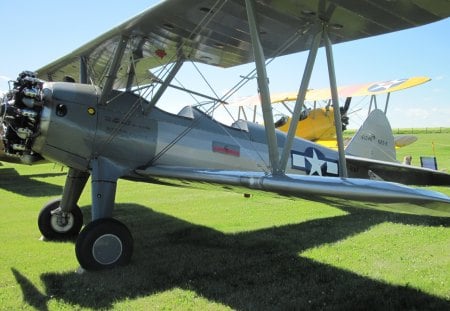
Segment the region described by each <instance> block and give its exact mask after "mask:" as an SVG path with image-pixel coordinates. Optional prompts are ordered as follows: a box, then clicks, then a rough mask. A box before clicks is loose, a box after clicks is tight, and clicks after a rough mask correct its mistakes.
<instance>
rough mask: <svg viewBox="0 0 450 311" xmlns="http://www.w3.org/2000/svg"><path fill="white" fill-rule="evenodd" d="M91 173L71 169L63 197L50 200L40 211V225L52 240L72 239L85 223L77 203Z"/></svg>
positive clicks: (46, 235)
mask: <svg viewBox="0 0 450 311" xmlns="http://www.w3.org/2000/svg"><path fill="white" fill-rule="evenodd" d="M88 178H89V174H88V173H86V172H82V171H78V170H75V169H72V168H71V169H69V173H68V174H67V178H66V184H65V186H64V190H63V196H62V198H61V199H55V200H52V201H50V202H48V203H47V204H46V205H45V206H44V207H43V208H42V210H41V212H40V213H39V217H38V227H39V230H40V231H41V233H42V235H43V236H44V237H45V238H46V239H50V240H65V239H71V238H73V237H75V236H77V235H78V233H79V232H80V229H81V226H82V225H83V214H82V213H81V210H80V208H79V207H78V205H77V202H78V199H79V198H80V196H81V193H82V191H83V189H84V186H85V185H86V182H87V180H88Z"/></svg>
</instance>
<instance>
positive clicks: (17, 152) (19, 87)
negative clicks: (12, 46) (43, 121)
mask: <svg viewBox="0 0 450 311" xmlns="http://www.w3.org/2000/svg"><path fill="white" fill-rule="evenodd" d="M42 87H43V81H42V80H40V79H38V78H36V74H35V73H34V72H31V71H23V72H21V73H20V74H19V76H18V77H17V79H16V81H14V84H13V88H12V89H11V90H10V91H9V92H8V93H7V94H6V95H5V97H4V98H3V101H2V103H1V106H0V118H1V123H2V124H1V128H0V131H1V133H0V134H1V139H2V141H3V145H4V149H5V150H4V152H5V154H6V155H8V156H13V157H19V158H21V160H22V161H23V162H27V163H31V162H34V161H36V160H39V159H41V157H40V156H39V155H38V154H36V153H34V152H33V151H32V150H31V146H32V143H33V138H34V137H36V136H37V135H39V133H38V123H39V116H40V112H41V110H42V105H43V99H42V97H43V95H42Z"/></svg>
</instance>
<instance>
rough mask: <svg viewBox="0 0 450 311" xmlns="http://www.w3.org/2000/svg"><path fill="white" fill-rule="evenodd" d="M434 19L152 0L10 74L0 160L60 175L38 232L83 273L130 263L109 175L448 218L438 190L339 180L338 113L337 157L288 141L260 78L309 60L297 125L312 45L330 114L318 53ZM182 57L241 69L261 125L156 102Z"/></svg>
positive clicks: (361, 5) (341, 8)
mask: <svg viewBox="0 0 450 311" xmlns="http://www.w3.org/2000/svg"><path fill="white" fill-rule="evenodd" d="M448 16H450V4H449V3H448V2H446V1H433V2H426V1H420V2H418V1H412V0H398V1H384V2H382V3H380V2H373V1H365V0H362V1H338V0H320V1H317V0H301V1H300V0H298V1H294V0H273V1H265V0H245V1H243V0H228V1H227V0H220V1H215V0H200V1H199V0H166V1H163V2H161V3H160V4H158V5H156V6H153V7H152V8H150V9H148V10H146V11H144V12H143V13H141V14H139V15H137V16H135V17H133V18H131V19H130V20H128V21H126V22H125V23H123V24H121V25H119V26H118V27H115V28H113V29H111V30H110V31H108V32H107V33H105V34H103V35H101V36H99V37H98V38H96V39H94V40H93V41H91V42H89V43H87V44H86V45H84V46H82V47H80V48H79V49H77V50H75V51H73V52H72V53H70V54H68V55H66V56H64V57H62V58H60V59H58V60H56V61H55V62H53V63H50V64H48V65H46V66H44V67H42V68H39V69H38V70H37V71H36V73H35V72H29V71H24V72H22V73H21V74H20V75H19V76H18V78H17V80H16V82H15V83H14V87H13V89H12V90H11V91H10V93H9V94H8V95H7V96H6V98H5V99H4V101H3V104H2V107H1V117H2V123H3V134H2V140H3V143H4V148H5V153H6V154H7V155H10V156H14V157H18V158H24V157H26V158H27V159H28V160H30V159H31V160H30V161H32V159H33V158H34V157H36V158H38V159H40V157H43V158H45V159H46V160H50V161H54V162H58V163H62V164H63V165H65V166H67V167H69V172H68V175H67V179H66V183H65V186H64V190H63V194H62V198H60V199H56V200H54V201H51V202H50V203H48V204H47V205H46V206H44V208H43V209H42V211H41V213H40V214H39V217H38V224H39V229H40V231H41V233H42V234H43V236H44V237H46V238H47V239H64V238H69V237H73V236H76V235H78V237H77V241H76V245H75V251H76V256H77V259H78V261H79V263H80V265H81V267H83V268H84V269H87V270H99V269H104V268H109V267H113V266H116V265H124V264H127V263H128V262H129V261H130V258H131V256H132V252H133V238H132V235H131V233H130V231H129V230H128V228H127V227H126V226H125V225H124V224H122V223H121V222H119V221H117V220H115V219H114V218H112V214H113V207H114V201H115V193H116V186H117V180H118V179H119V178H130V179H133V180H144V181H151V180H155V179H157V178H175V179H187V180H192V181H201V182H210V183H216V184H226V185H231V186H237V187H247V188H254V189H259V190H264V191H272V192H276V193H280V194H285V195H289V196H296V197H305V196H310V195H318V196H320V195H324V196H336V197H341V198H346V199H355V200H374V201H387V202H392V201H404V202H415V203H417V204H420V205H423V204H425V203H427V202H428V203H432V205H431V206H433V207H436V204H437V205H438V206H439V209H444V210H447V211H449V210H450V204H449V203H450V198H449V197H447V196H445V195H443V194H441V193H438V192H433V191H427V190H422V189H415V188H410V187H407V186H404V185H402V184H394V183H388V182H383V181H375V180H367V179H357V178H348V174H347V167H346V161H345V153H344V149H343V140H342V126H341V124H340V122H339V120H340V117H339V116H338V115H337V116H336V117H335V120H338V121H337V122H336V132H337V137H338V145H339V152H338V153H335V152H330V150H329V149H327V148H323V147H321V146H320V145H317V144H315V143H313V142H310V141H306V140H303V139H299V138H296V137H295V130H296V129H295V127H296V124H295V122H293V123H292V126H291V128H290V129H289V131H288V132H287V134H285V133H282V132H280V131H277V130H276V129H275V127H274V122H273V116H272V110H271V109H272V108H271V103H270V92H269V87H268V82H267V81H268V79H267V75H266V59H267V58H273V57H278V56H283V55H287V54H292V53H296V52H301V51H309V56H308V60H307V63H306V66H305V70H304V74H303V78H302V81H301V83H300V87H299V96H298V99H297V103H296V107H295V108H294V111H293V118H297V119H298V117H299V114H300V113H301V106H302V104H303V101H304V97H305V93H306V90H307V88H308V83H309V79H310V75H311V72H312V69H313V66H314V61H315V57H316V54H317V51H318V49H319V48H320V47H325V49H326V55H327V60H328V64H329V78H330V86H331V90H332V98H333V106H334V108H335V109H334V111H335V113H339V107H338V101H337V92H336V81H335V73H334V66H333V56H332V44H336V43H340V42H345V41H350V40H356V39H360V38H365V37H369V36H374V35H379V34H383V33H388V32H392V31H399V30H402V29H406V28H411V27H416V26H420V25H424V24H427V23H431V22H434V21H437V20H440V19H443V18H447V17H448ZM187 61H189V62H199V63H204V64H208V65H211V66H216V67H232V66H237V65H240V64H245V63H252V62H254V64H255V67H256V76H257V82H258V89H259V93H260V96H261V98H262V110H263V117H264V124H265V126H261V125H257V124H254V123H251V122H245V121H242V120H237V121H236V122H235V124H232V125H231V126H225V125H223V124H221V123H219V122H217V121H215V120H214V119H213V118H211V117H210V116H209V115H207V114H206V113H204V112H202V111H201V110H199V109H196V108H194V107H191V106H187V107H185V108H183V109H182V110H181V111H180V112H179V113H178V114H172V113H168V112H166V111H164V110H161V109H160V108H159V107H156V104H157V103H158V102H159V101H160V100H161V99H162V98H163V96H164V95H165V93H166V91H167V89H168V88H169V87H172V81H173V80H174V78H175V76H176V75H177V73H178V71H179V70H180V68H181V67H182V65H183V63H185V62H187ZM156 68H158V69H159V71H158V74H154V73H152V72H153V70H154V69H156ZM150 70H152V72H150ZM143 94H146V96H142V95H143ZM196 94H198V93H196ZM215 100H216V101H217V102H218V103H222V102H224V101H225V99H224V98H216V99H215ZM310 175H320V176H310ZM324 175H330V176H331V177H329V176H326V177H325V176H324ZM89 177H90V178H91V186H92V221H91V222H90V223H89V224H88V225H86V226H85V227H84V228H83V229H82V230H81V227H82V225H83V215H82V213H81V210H80V208H79V207H78V206H77V202H78V199H79V197H80V195H81V193H82V191H83V189H84V187H85V185H86V183H87V181H88V179H89ZM80 230H81V232H80Z"/></svg>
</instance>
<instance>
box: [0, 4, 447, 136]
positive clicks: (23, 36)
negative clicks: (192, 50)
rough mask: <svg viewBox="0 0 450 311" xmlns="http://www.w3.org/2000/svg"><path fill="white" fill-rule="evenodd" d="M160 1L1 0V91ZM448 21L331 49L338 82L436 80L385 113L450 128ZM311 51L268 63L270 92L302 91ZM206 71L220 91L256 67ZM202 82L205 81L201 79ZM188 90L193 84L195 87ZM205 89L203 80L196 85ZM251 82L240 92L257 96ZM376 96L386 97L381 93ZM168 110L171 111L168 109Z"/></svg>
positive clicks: (318, 79)
mask: <svg viewBox="0 0 450 311" xmlns="http://www.w3.org/2000/svg"><path fill="white" fill-rule="evenodd" d="M156 2H158V1H148V0H147V1H144V0H133V1H127V2H125V1H119V0H108V1H106V0H95V1H91V0H89V1H88V0H78V1H57V0H41V1H38V2H29V1H1V2H0V12H2V27H0V38H1V39H2V52H1V59H0V90H1V91H5V90H7V88H8V84H7V80H8V79H15V78H16V76H17V74H18V73H19V72H21V71H22V70H25V69H26V70H36V69H38V68H40V67H42V66H44V65H46V64H48V63H49V62H52V61H54V60H56V59H57V58H59V57H61V56H64V55H65V54H67V53H69V52H71V51H73V50H74V49H76V48H78V47H79V46H81V45H83V44H85V43H86V42H88V41H90V40H92V39H94V38H95V37H97V36H98V35H100V34H102V33H104V32H106V31H107V30H109V29H110V28H112V27H114V26H117V25H118V24H120V23H122V22H124V21H125V20H127V19H129V18H131V17H132V16H134V15H136V14H138V13H139V12H141V11H142V10H144V9H146V8H148V7H150V6H151V5H153V4H154V3H156ZM449 37H450V19H446V20H444V21H440V22H437V23H433V24H429V25H426V26H422V27H418V28H413V29H409V30H405V31H400V32H396V33H392V34H386V35H382V36H376V37H372V38H368V39H363V40H358V41H352V42H348V43H344V44H339V45H336V46H334V47H333V52H334V57H335V67H336V78H337V82H338V85H349V84H360V83H364V82H372V81H384V80H391V79H398V78H407V77H413V76H428V77H430V78H431V79H432V81H430V82H428V83H426V84H424V85H421V86H418V87H416V88H412V89H409V90H405V91H403V92H397V93H393V94H392V95H391V101H390V109H389V111H388V117H389V120H390V121H391V124H392V127H393V128H397V127H402V128H405V127H439V126H446V127H448V126H450V57H449V55H450V41H449V39H448V38H449ZM306 57H307V54H306V53H299V54H294V55H290V56H287V57H283V58H279V59H276V60H275V61H274V62H272V64H271V65H270V66H269V68H268V74H269V79H270V88H271V92H285V91H296V90H298V87H299V84H300V79H301V76H302V73H303V69H304V64H305V61H306ZM201 68H202V69H204V70H205V71H206V74H207V77H208V79H209V80H210V82H211V84H212V86H213V87H214V88H215V90H216V91H217V92H218V93H219V94H221V93H224V92H225V91H226V90H227V89H228V88H229V87H231V86H233V85H234V84H235V83H237V82H238V81H239V76H240V75H245V74H246V73H248V72H249V71H250V70H251V69H252V67H251V66H249V65H246V66H239V67H236V68H232V69H227V70H222V69H220V70H216V69H215V70H209V69H208V68H205V67H203V66H202V67H201ZM183 70H184V72H182V73H181V74H180V79H182V78H183V77H185V79H187V80H189V79H190V80H193V79H192V67H189V66H187V67H184V68H183ZM199 80H200V78H199ZM328 85H329V84H328V77H327V69H326V59H325V55H324V51H322V50H321V51H320V52H319V55H318V58H317V61H316V66H315V69H314V72H313V76H312V79H311V83H310V87H311V88H323V87H328ZM190 87H191V86H190ZM192 88H195V89H196V90H200V91H201V90H202V88H205V89H206V85H205V84H201V83H199V84H195V85H194V86H192ZM256 90H257V88H256V84H255V83H254V82H251V83H249V84H248V85H247V86H246V87H245V88H243V89H242V90H241V91H240V92H239V93H238V94H237V96H250V95H254V94H255V93H256ZM169 100H170V101H172V103H171V106H172V108H173V109H178V108H179V107H181V106H183V105H184V104H185V100H186V96H185V95H183V94H178V95H177V94H175V95H172V96H171V97H170V98H169ZM379 101H384V98H380V99H379ZM368 102H369V101H368V99H363V98H355V99H354V100H353V103H354V104H355V105H356V104H358V105H359V106H361V107H362V108H363V109H362V110H360V111H359V113H355V114H353V115H352V116H353V117H352V119H351V120H352V123H351V127H357V126H358V125H359V124H360V123H361V120H362V118H363V115H364V113H363V111H364V112H366V110H365V109H367V107H368ZM169 110H170V109H169Z"/></svg>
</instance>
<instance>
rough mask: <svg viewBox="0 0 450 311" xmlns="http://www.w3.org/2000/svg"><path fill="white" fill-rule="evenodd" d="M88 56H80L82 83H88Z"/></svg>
mask: <svg viewBox="0 0 450 311" xmlns="http://www.w3.org/2000/svg"><path fill="white" fill-rule="evenodd" d="M87 68H88V67H87V59H86V56H80V83H83V84H87V83H88V69H87Z"/></svg>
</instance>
